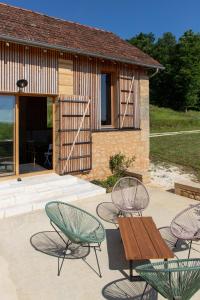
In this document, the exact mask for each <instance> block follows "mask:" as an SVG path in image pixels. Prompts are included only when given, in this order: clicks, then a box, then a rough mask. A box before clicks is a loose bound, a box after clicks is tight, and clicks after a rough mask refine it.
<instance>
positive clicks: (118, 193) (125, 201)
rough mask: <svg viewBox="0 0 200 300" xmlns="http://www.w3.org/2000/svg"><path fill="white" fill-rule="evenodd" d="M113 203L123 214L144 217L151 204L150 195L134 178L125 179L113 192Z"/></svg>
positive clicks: (117, 184)
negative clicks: (143, 214) (144, 212)
mask: <svg viewBox="0 0 200 300" xmlns="http://www.w3.org/2000/svg"><path fill="white" fill-rule="evenodd" d="M111 197H112V202H113V203H114V205H115V206H116V207H117V208H118V209H119V210H120V211H121V212H122V214H125V215H127V214H131V215H132V214H138V215H140V216H141V215H142V212H143V210H144V209H145V208H146V207H147V206H148V204H149V194H148V192H147V189H146V188H145V186H144V185H143V183H142V182H141V181H140V180H138V179H137V178H134V177H123V178H121V179H119V180H118V181H117V183H116V184H115V186H114V187H113V190H112V194H111Z"/></svg>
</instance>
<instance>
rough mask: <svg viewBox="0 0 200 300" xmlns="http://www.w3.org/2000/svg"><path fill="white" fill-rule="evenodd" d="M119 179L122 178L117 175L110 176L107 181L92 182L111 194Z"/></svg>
mask: <svg viewBox="0 0 200 300" xmlns="http://www.w3.org/2000/svg"><path fill="white" fill-rule="evenodd" d="M119 178H120V177H119V176H117V175H111V176H108V177H107V178H106V179H105V180H99V179H96V180H92V181H91V182H92V183H94V184H97V185H99V186H101V187H103V188H105V189H106V192H107V193H110V192H111V191H112V188H113V186H114V185H115V183H116V182H117V181H118V180H119Z"/></svg>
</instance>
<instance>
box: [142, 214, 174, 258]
mask: <svg viewBox="0 0 200 300" xmlns="http://www.w3.org/2000/svg"><path fill="white" fill-rule="evenodd" d="M141 221H142V223H143V225H144V227H145V228H146V230H147V232H148V235H149V238H150V239H151V242H152V245H153V246H154V248H155V251H156V252H157V256H158V257H157V258H173V257H174V253H173V252H172V250H171V249H169V247H168V246H167V244H166V243H165V241H164V240H163V238H162V236H161V234H160V232H159V230H158V229H157V228H156V225H155V223H154V221H153V219H152V218H151V217H145V218H142V220H141Z"/></svg>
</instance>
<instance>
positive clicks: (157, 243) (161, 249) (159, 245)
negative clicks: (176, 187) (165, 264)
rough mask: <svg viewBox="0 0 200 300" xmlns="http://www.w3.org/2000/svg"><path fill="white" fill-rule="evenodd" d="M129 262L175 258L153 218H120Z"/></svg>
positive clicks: (122, 236) (119, 221)
mask: <svg viewBox="0 0 200 300" xmlns="http://www.w3.org/2000/svg"><path fill="white" fill-rule="evenodd" d="M118 223H119V229H120V234H121V238H122V241H123V245H124V251H125V256H126V259H127V260H141V259H159V258H162V259H165V258H166V259H167V258H173V257H174V254H173V252H172V251H171V250H170V249H169V248H168V246H167V244H166V243H165V241H164V240H163V238H162V236H161V235H160V232H159V231H158V229H157V228H156V226H155V223H154V222H153V219H152V218H151V217H121V218H118Z"/></svg>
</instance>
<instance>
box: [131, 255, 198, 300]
mask: <svg viewBox="0 0 200 300" xmlns="http://www.w3.org/2000/svg"><path fill="white" fill-rule="evenodd" d="M136 271H137V272H138V273H139V275H140V276H141V277H143V278H144V279H145V280H146V281H147V282H148V283H149V284H150V285H151V286H152V287H153V288H155V289H156V290H157V291H158V292H159V293H160V294H161V295H162V296H163V297H165V298H167V299H177V300H178V299H180V300H188V299H191V298H192V296H193V295H194V294H195V293H196V292H197V291H198V290H199V289H200V259H199V258H194V259H179V260H171V261H167V262H158V263H152V264H146V265H142V266H139V267H136Z"/></svg>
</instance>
